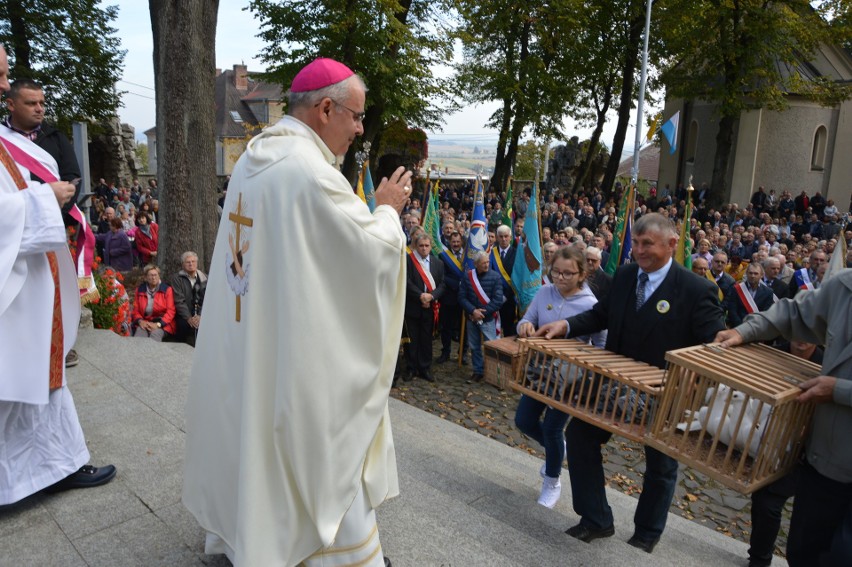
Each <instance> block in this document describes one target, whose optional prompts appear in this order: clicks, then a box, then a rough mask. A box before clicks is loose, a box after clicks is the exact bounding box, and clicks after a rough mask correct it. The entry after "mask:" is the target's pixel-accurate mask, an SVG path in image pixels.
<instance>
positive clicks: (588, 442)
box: [565, 419, 678, 541]
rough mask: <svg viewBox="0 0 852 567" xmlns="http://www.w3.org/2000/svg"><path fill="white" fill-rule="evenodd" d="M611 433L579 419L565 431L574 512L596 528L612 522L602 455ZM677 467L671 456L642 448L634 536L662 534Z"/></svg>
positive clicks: (590, 526)
mask: <svg viewBox="0 0 852 567" xmlns="http://www.w3.org/2000/svg"><path fill="white" fill-rule="evenodd" d="M611 436H612V434H611V433H609V432H608V431H605V430H603V429H600V428H598V427H595V426H594V425H590V424H588V423H586V422H585V421H582V420H580V419H572V420H571V421H570V422H569V423H568V428H567V429H566V431H565V442H566V443H567V446H568V471H569V472H570V475H569V478H570V479H571V493H572V496H573V500H574V511H575V512H576V513H577V514H578V515H579V516H580V523H581V524H583V525H584V526H587V527H589V528H592V529H595V530H602V529H604V528H608V527H609V526H611V525H612V524H613V518H612V509H611V508H610V507H609V503H608V502H607V500H606V489H605V482H606V480H605V478H604V470H603V457H602V456H601V445H603V444H604V443H606V442H607V441H609V438H610V437H611ZM677 466H678V465H677V461H675V460H674V459H672V458H671V457H667V456H666V455H664V454H662V453H660V452H659V451H657V450H656V449H654V448H652V447H647V446H646V447H645V481H644V482H643V484H642V494H641V496H640V497H639V504H638V505H637V506H636V513H635V514H634V516H633V522H634V524H635V526H636V528H635V535H636V536H637V537H639V538H641V539H643V540H646V541H654V540H658V539H659V538H660V536H661V535H662V533H663V529H665V527H666V520H667V519H668V513H669V506H671V503H672V497H673V496H674V490H675V483H676V482H677Z"/></svg>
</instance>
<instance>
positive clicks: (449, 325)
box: [439, 303, 467, 356]
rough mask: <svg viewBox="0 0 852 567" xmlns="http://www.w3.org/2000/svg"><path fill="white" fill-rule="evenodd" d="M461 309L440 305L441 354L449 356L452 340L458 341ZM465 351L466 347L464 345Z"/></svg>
mask: <svg viewBox="0 0 852 567" xmlns="http://www.w3.org/2000/svg"><path fill="white" fill-rule="evenodd" d="M461 319H462V308H461V305H459V304H455V305H447V304H445V303H442V304H441V318H440V321H439V324H440V327H441V354H445V355H447V356H449V355H450V348H451V347H452V343H453V340H455V341H458V340H459V336H460V333H461ZM464 346H465V350H467V345H466V344H465V345H464Z"/></svg>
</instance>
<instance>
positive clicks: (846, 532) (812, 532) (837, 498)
mask: <svg viewBox="0 0 852 567" xmlns="http://www.w3.org/2000/svg"><path fill="white" fill-rule="evenodd" d="M787 561H788V562H789V564H790V567H799V566H808V567H810V566H814V565H825V566H834V565H852V483H843V482H838V481H836V480H832V479H830V478H828V477H825V476H823V475H821V474H820V473H819V472H817V470H816V469H815V468H813V467H812V466H811V465H809V464H805V465H803V466H802V467H801V468H800V469H799V478H798V481H797V483H796V497H795V499H794V500H793V519H792V520H791V523H790V535H789V536H788V537H787Z"/></svg>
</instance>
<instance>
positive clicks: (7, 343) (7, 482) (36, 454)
mask: <svg viewBox="0 0 852 567" xmlns="http://www.w3.org/2000/svg"><path fill="white" fill-rule="evenodd" d="M8 72H9V64H8V60H7V57H6V51H5V49H4V48H3V47H2V46H0V91H2V92H6V91H8V90H9V80H8ZM34 174H35V175H37V176H38V177H39V178H40V179H43V180H45V181H50V183H41V182H34V181H32V180H31V178H32V175H34ZM58 177H59V171H58V168H57V165H56V161H55V160H54V159H53V158H52V157H51V156H50V154H48V153H47V152H45V151H44V150H42V149H41V148H39V147H38V146H36V145H35V144H34V143H33V142H32V141H31V140H30V139H29V138H27V137H25V136H23V135H21V134H20V133H19V132H16V131H13V130H12V129H10V128H9V127H7V126H6V125H0V235H2V236H1V237H0V505H4V504H11V503H13V502H17V501H19V500H21V499H23V498H26V497H27V496H30V495H32V494H34V493H36V492H38V491H40V490H42V489H48V490H49V491H59V490H65V489H70V488H88V487H92V486H99V485H101V484H104V483H107V482H109V481H110V480H112V478H113V477H114V476H115V467H113V466H112V465H108V466H106V467H100V468H97V467H92V466H90V465H87V464H86V463H87V462H88V461H89V451H88V449H87V448H86V441H85V439H84V437H83V430H82V428H81V427H80V422H79V420H78V419H77V411H76V409H75V407H74V400H73V398H72V397H71V392H70V391H69V390H68V386H67V384H66V381H65V355H66V354H67V353H68V351H69V350H70V349H71V346H72V345H73V344H74V340H75V338H76V336H77V327H78V325H79V321H80V292H79V290H78V285H77V273H76V271H75V269H74V263H73V262H72V260H71V254H70V252H69V250H68V245H67V243H66V235H65V224H64V222H63V221H62V213H61V209H60V206H61V205H64V204H65V203H66V202H68V200H69V199H71V198H72V197H73V195H74V192H75V187H74V185H72V184H71V183H67V182H64V181H57V179H58Z"/></svg>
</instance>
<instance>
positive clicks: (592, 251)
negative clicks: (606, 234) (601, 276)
mask: <svg viewBox="0 0 852 567" xmlns="http://www.w3.org/2000/svg"><path fill="white" fill-rule="evenodd" d="M589 255H592V256H594V257H595V259H597V260H600V259H601V249H600V248H598V247H596V246H586V256H589Z"/></svg>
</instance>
